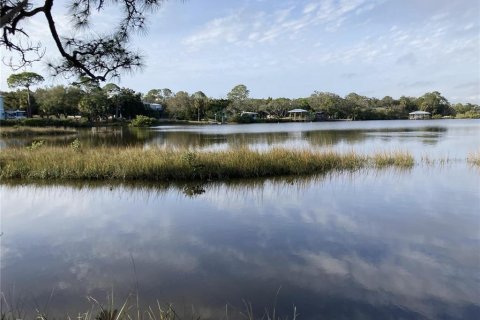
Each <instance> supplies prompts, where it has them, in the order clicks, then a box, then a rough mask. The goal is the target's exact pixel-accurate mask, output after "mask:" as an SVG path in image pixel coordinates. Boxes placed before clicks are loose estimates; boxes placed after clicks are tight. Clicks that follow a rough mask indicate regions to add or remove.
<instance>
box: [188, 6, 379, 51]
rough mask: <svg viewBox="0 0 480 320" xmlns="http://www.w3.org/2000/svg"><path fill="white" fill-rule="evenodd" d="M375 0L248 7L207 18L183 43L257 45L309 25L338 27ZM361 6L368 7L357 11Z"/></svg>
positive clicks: (191, 46)
mask: <svg viewBox="0 0 480 320" xmlns="http://www.w3.org/2000/svg"><path fill="white" fill-rule="evenodd" d="M375 3H376V2H374V3H373V4H372V3H369V4H366V3H365V1H364V0H342V1H339V2H334V1H330V0H328V1H324V2H322V3H321V4H318V3H317V2H311V3H307V4H306V5H305V6H303V7H301V5H299V4H297V5H293V6H290V7H288V8H281V9H277V10H274V11H273V12H272V13H269V12H266V11H257V12H253V14H252V12H251V10H249V9H248V8H246V9H242V10H239V11H237V12H235V13H232V14H229V15H227V16H224V17H217V18H214V19H212V20H210V21H208V22H207V23H206V24H205V25H204V26H203V27H201V28H200V29H199V30H196V31H195V32H194V33H193V34H191V35H189V36H188V37H186V38H185V39H184V40H183V41H182V43H183V44H184V45H186V46H187V47H190V48H199V47H202V46H205V45H209V44H219V43H227V44H236V45H254V44H262V43H265V42H269V43H272V42H275V41H278V40H280V39H283V40H289V39H292V37H294V36H295V35H296V34H298V33H299V32H300V31H304V30H305V29H307V28H309V27H316V26H323V27H324V29H325V30H330V31H332V30H335V29H336V28H338V27H339V26H340V25H341V24H342V23H343V22H344V21H345V20H346V19H347V18H348V16H349V15H351V14H355V13H356V14H359V13H361V12H364V11H367V10H371V9H372V8H374V7H375ZM359 9H365V10H363V11H358V10H359Z"/></svg>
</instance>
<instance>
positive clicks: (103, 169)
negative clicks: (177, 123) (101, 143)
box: [0, 146, 414, 181]
mask: <svg viewBox="0 0 480 320" xmlns="http://www.w3.org/2000/svg"><path fill="white" fill-rule="evenodd" d="M413 165H414V159H413V157H412V156H411V155H409V154H408V153H405V152H396V153H381V154H375V155H372V156H365V155H360V154H357V153H355V152H347V153H338V152H334V151H322V152H320V151H310V150H287V149H272V150H269V151H265V152H259V151H253V150H250V149H247V148H240V149H229V150H225V151H192V150H178V149H172V150H167V149H155V148H152V149H142V148H138V147H124V148H121V147H96V148H83V147H81V146H76V147H75V148H74V147H72V146H70V147H55V146H41V147H39V148H11V149H6V150H4V151H2V153H1V154H0V178H1V179H22V180H23V179H30V180H34V179H47V180H60V179H65V180H78V179H79V180H146V181H196V180H203V181H210V180H227V179H239V178H257V177H274V176H299V175H311V174H323V173H328V172H333V171H355V170H358V169H361V168H368V167H374V168H384V167H390V166H394V167H401V168H410V167H412V166H413Z"/></svg>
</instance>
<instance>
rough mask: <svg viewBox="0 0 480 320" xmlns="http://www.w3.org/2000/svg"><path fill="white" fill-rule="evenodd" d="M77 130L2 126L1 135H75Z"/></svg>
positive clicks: (7, 136)
mask: <svg viewBox="0 0 480 320" xmlns="http://www.w3.org/2000/svg"><path fill="white" fill-rule="evenodd" d="M76 133H77V131H76V130H73V129H65V128H41V127H40V128H35V127H1V128H0V137H4V138H9V137H37V136H58V135H73V134H76Z"/></svg>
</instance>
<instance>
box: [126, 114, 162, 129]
mask: <svg viewBox="0 0 480 320" xmlns="http://www.w3.org/2000/svg"><path fill="white" fill-rule="evenodd" d="M155 122H156V120H155V119H154V118H150V117H147V116H142V115H138V116H137V117H136V118H135V119H133V120H132V122H131V123H130V125H131V126H132V127H151V126H153V125H154V124H155Z"/></svg>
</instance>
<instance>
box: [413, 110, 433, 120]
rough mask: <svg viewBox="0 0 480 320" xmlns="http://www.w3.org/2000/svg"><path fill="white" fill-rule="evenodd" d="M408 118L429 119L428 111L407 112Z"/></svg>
mask: <svg viewBox="0 0 480 320" xmlns="http://www.w3.org/2000/svg"><path fill="white" fill-rule="evenodd" d="M408 118H409V119H410V120H424V119H430V112H427V111H414V112H410V113H409V114H408Z"/></svg>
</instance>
